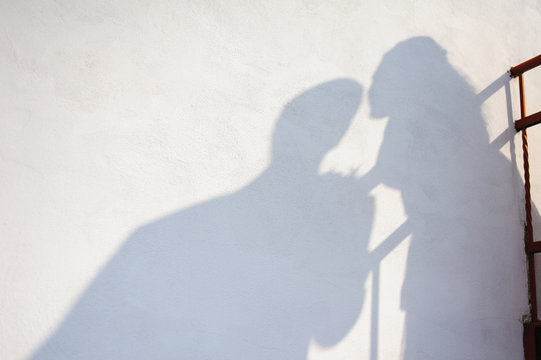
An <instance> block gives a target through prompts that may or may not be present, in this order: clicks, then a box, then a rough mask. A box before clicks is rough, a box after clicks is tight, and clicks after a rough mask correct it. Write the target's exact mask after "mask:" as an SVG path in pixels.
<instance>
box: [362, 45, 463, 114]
mask: <svg viewBox="0 0 541 360" xmlns="http://www.w3.org/2000/svg"><path fill="white" fill-rule="evenodd" d="M458 84H459V85H460V87H462V89H460V87H457V85H458ZM461 90H466V93H468V94H469V92H470V91H471V89H469V87H468V86H467V85H466V83H465V82H464V80H462V79H461V77H460V75H459V74H458V73H457V72H456V70H454V69H453V68H452V66H451V65H450V64H449V62H448V60H447V52H446V51H445V50H444V49H442V48H441V47H440V45H438V44H437V43H436V42H435V41H434V40H433V39H431V38H429V37H415V38H411V39H408V40H405V41H402V42H400V43H398V44H397V45H396V46H395V47H393V48H392V49H391V50H390V51H388V52H387V53H386V54H385V56H384V57H383V59H382V61H381V63H380V65H379V67H378V69H377V71H376V73H375V74H374V76H373V79H372V86H371V88H370V91H369V99H370V108H371V115H372V116H373V117H375V118H381V117H386V116H393V115H399V114H404V113H405V112H408V111H410V110H411V108H412V107H413V106H424V107H426V108H434V107H437V106H441V105H442V104H444V103H451V102H452V100H453V99H452V97H453V96H455V95H456V96H460V91H461ZM442 95H445V97H446V98H442ZM448 97H451V99H449V98H448ZM438 100H441V101H438ZM434 102H438V103H439V104H434Z"/></svg>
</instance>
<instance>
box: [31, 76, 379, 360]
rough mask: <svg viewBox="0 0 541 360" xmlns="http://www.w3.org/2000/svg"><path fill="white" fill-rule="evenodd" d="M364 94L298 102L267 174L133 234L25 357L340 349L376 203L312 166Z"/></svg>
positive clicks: (339, 83)
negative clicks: (314, 344) (337, 346)
mask: <svg viewBox="0 0 541 360" xmlns="http://www.w3.org/2000/svg"><path fill="white" fill-rule="evenodd" d="M361 95H362V88H361V86H360V85H359V84H358V83H356V82H355V81H352V80H348V79H338V80H334V81H330V82H327V83H324V84H321V85H319V86H316V87H314V88H312V89H309V90H308V91H306V92H304V93H302V94H300V95H299V96H297V97H295V98H294V99H293V100H292V101H291V102H289V103H288V104H287V106H286V107H285V108H284V110H283V112H282V114H281V115H280V117H279V119H278V121H277V124H276V128H275V133H274V137H273V148H272V162H271V165H270V166H269V168H268V169H267V170H265V171H264V172H263V173H262V174H261V175H260V176H259V177H258V178H256V179H255V180H254V181H252V182H251V183H250V184H249V185H247V186H246V187H244V188H243V189H241V190H239V191H237V192H235V193H233V194H231V195H228V196H223V197H220V198H216V199H213V200H211V201H208V202H205V203H202V204H200V205H197V206H194V207H191V208H188V209H184V210H181V211H179V212H177V213H174V214H172V215H170V216H166V217H164V218H162V219H159V220H157V221H155V222H152V223H150V224H148V225H146V226H143V227H141V228H140V229H138V230H137V231H135V232H134V234H133V235H131V236H130V237H129V238H128V239H127V240H126V242H125V244H124V245H123V246H122V247H121V249H120V250H119V251H118V252H117V254H116V255H115V256H114V258H113V259H112V260H111V261H110V262H109V263H108V264H107V265H106V267H105V268H104V269H103V270H102V271H101V272H100V274H99V275H98V276H97V277H96V279H95V280H94V281H93V283H92V284H91V285H90V286H89V287H88V289H87V290H86V291H85V292H84V294H83V295H82V297H81V298H80V300H79V301H78V302H77V303H76V304H75V306H74V307H73V309H72V310H71V312H70V313H69V315H68V316H67V317H66V319H65V320H64V321H63V322H62V323H61V324H60V325H59V327H58V328H57V330H56V331H55V333H53V334H52V336H51V337H50V339H49V340H48V341H47V342H46V343H45V344H44V345H43V346H42V347H41V348H39V349H38V350H37V352H36V353H35V354H34V355H33V357H32V358H33V359H34V360H42V359H79V360H85V359H89V360H90V359H92V360H95V359H130V360H133V359H178V358H182V359H235V360H238V359H269V360H270V359H273V360H275V359H295V360H297V359H304V358H306V355H307V349H308V345H309V342H310V340H311V339H314V340H315V341H316V342H317V343H318V344H321V345H322V346H331V345H333V344H336V343H337V342H339V341H340V340H341V339H343V337H344V336H345V335H346V334H347V333H348V331H349V330H350V329H351V327H352V326H353V324H354V323H355V321H356V320H357V319H358V316H359V313H360V310H361V307H362V305H363V300H364V293H363V285H364V281H365V278H366V272H367V269H366V266H365V263H366V261H365V260H366V256H367V250H366V245H367V244H366V242H367V239H368V236H369V232H370V229H371V226H372V218H373V211H374V210H373V202H372V200H371V198H370V197H369V196H368V194H367V193H368V191H366V189H363V188H362V187H361V186H359V182H358V181H356V180H355V179H352V178H345V177H341V176H338V175H335V174H326V175H318V166H319V164H320V162H321V160H322V158H323V156H324V155H325V154H326V153H327V152H328V151H329V150H330V149H331V148H332V147H334V146H335V145H336V144H337V143H338V142H339V140H340V139H341V138H342V136H343V135H344V133H345V132H346V130H347V129H348V127H349V125H350V123H351V121H352V118H353V116H354V115H355V113H356V111H357V108H358V106H359V103H360V99H361Z"/></svg>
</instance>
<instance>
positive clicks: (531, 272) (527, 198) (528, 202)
mask: <svg viewBox="0 0 541 360" xmlns="http://www.w3.org/2000/svg"><path fill="white" fill-rule="evenodd" d="M518 81H519V91H520V117H521V118H522V119H524V118H525V117H526V104H525V99H524V78H523V75H522V74H520V75H519V78H518ZM521 135H522V154H523V155H522V156H523V162H524V207H525V211H526V224H525V225H526V226H525V235H526V245H528V244H533V240H534V239H533V227H532V199H531V195H530V163H529V159H528V134H527V133H526V129H522V130H521ZM527 254H528V256H527V257H528V287H529V290H530V307H531V312H532V321H537V320H538V317H537V291H536V283H535V258H534V253H533V252H528V253H527Z"/></svg>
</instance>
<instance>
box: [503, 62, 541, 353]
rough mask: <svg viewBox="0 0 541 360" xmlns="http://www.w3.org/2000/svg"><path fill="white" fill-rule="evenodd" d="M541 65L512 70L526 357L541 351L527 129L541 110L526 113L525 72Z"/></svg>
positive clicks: (539, 248)
mask: <svg viewBox="0 0 541 360" xmlns="http://www.w3.org/2000/svg"><path fill="white" fill-rule="evenodd" d="M540 65H541V55H538V56H536V57H534V58H532V59H530V60H528V61H525V62H523V63H521V64H519V65H517V66H513V67H512V68H511V69H510V70H509V73H510V74H511V76H513V77H517V76H518V81H519V97H520V119H519V120H516V121H515V129H516V130H517V131H520V132H521V138H522V158H523V163H524V209H525V213H526V219H525V224H524V237H525V250H526V258H527V263H528V265H527V267H528V292H529V299H530V317H531V319H530V320H529V321H528V322H527V323H526V324H524V357H525V359H526V360H535V359H536V358H538V354H537V353H538V352H540V354H539V355H541V344H537V343H538V342H539V340H536V339H541V322H540V321H539V317H538V313H537V289H536V281H535V254H536V253H541V241H534V236H533V226H532V197H531V193H530V190H531V185H530V163H529V155H528V134H527V132H526V129H527V128H528V127H530V126H533V125H536V124H539V123H541V111H540V112H537V113H535V114H533V115H529V116H526V104H525V97H524V73H525V72H526V71H528V70H531V69H533V68H535V67H537V66H540Z"/></svg>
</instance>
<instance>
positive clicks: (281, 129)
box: [273, 79, 363, 161]
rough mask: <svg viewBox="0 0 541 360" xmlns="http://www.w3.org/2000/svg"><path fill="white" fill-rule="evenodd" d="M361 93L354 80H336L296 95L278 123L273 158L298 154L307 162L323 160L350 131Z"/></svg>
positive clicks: (360, 88)
mask: <svg viewBox="0 0 541 360" xmlns="http://www.w3.org/2000/svg"><path fill="white" fill-rule="evenodd" d="M362 90H363V89H362V86H361V85H360V84H359V83H357V82H356V81H354V80H351V79H337V80H333V81H329V82H325V83H323V84H320V85H318V86H316V87H313V88H311V89H309V90H307V91H305V92H303V93H301V94H300V95H298V96H296V97H295V98H294V99H293V100H291V101H290V102H289V103H288V104H287V105H286V106H285V108H284V110H283V111H282V113H281V114H280V117H279V119H278V121H277V123H276V127H275V131H274V137H273V157H274V158H276V157H277V156H280V157H283V156H284V155H289V156H291V154H295V156H299V157H302V158H304V159H305V160H308V159H313V160H314V161H317V160H318V159H321V157H322V156H323V155H324V154H325V153H326V152H328V151H329V150H330V149H331V148H332V147H334V146H335V145H336V144H337V143H338V142H339V141H340V139H341V138H342V137H343V135H344V134H345V132H346V130H347V129H348V128H349V125H350V124H351V121H352V119H353V117H354V115H355V113H356V112H357V108H358V107H359V104H360V102H361V97H362Z"/></svg>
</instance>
